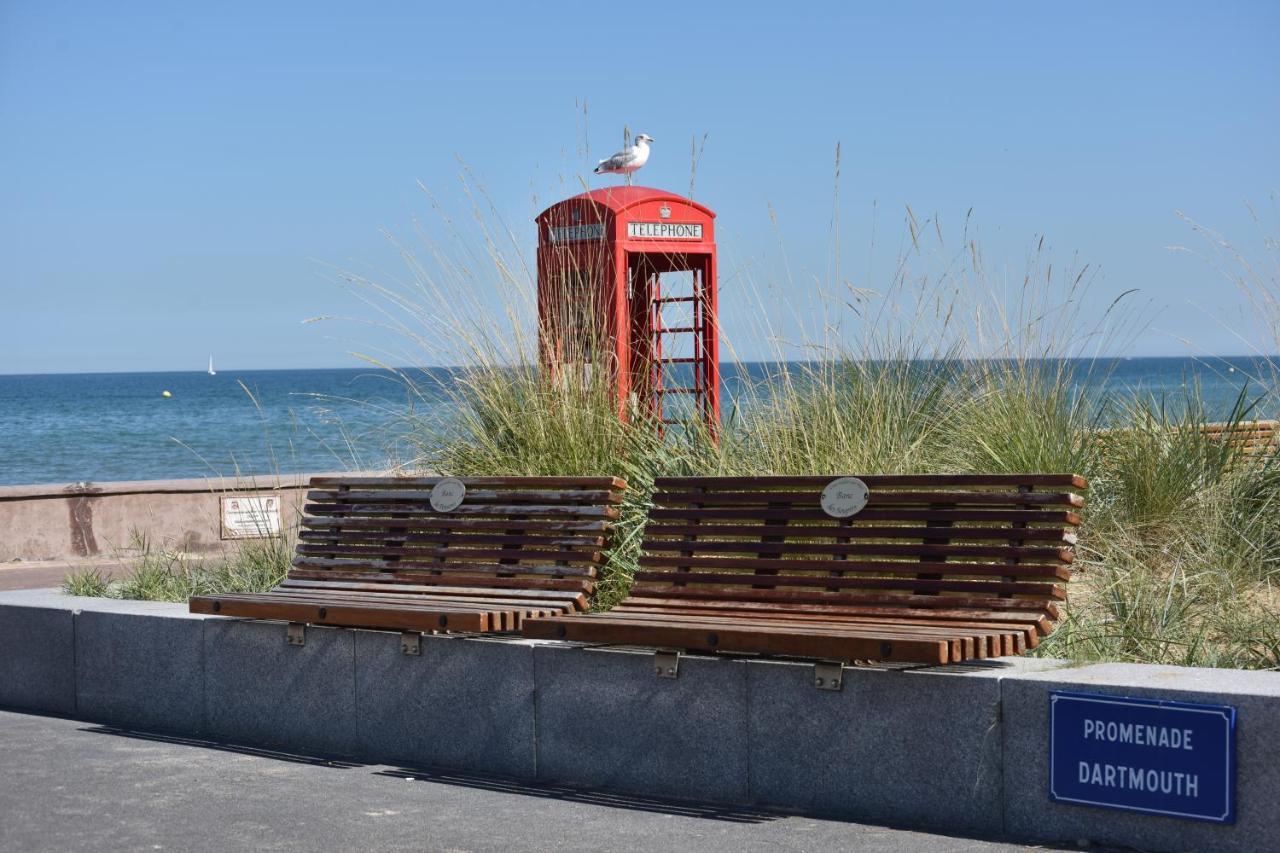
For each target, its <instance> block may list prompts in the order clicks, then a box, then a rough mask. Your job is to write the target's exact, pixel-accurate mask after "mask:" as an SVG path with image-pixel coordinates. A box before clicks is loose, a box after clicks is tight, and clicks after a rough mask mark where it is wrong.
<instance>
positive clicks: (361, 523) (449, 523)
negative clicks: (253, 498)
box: [302, 513, 612, 536]
mask: <svg viewBox="0 0 1280 853" xmlns="http://www.w3.org/2000/svg"><path fill="white" fill-rule="evenodd" d="M302 527H303V528H304V529H310V530H321V531H324V530H383V529H388V528H393V527H394V528H396V529H398V530H449V531H454V532H462V533H470V532H472V531H477V530H479V531H488V530H502V531H506V530H510V529H511V528H517V529H518V530H520V531H522V533H523V535H528V536H541V535H542V534H544V533H545V534H547V535H553V534H556V533H564V532H585V533H592V532H599V533H605V532H607V531H608V530H610V529H611V527H612V526H611V525H610V523H609V522H608V521H559V520H555V519H542V518H518V519H482V518H455V517H449V516H442V515H433V516H430V517H414V516H413V515H412V514H411V513H401V514H400V515H398V516H396V517H394V518H369V517H359V516H324V517H320V518H303V519H302Z"/></svg>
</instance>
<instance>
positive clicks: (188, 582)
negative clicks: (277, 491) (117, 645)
mask: <svg viewBox="0 0 1280 853" xmlns="http://www.w3.org/2000/svg"><path fill="white" fill-rule="evenodd" d="M131 551H132V552H133V554H135V555H136V556H130V557H128V558H125V557H121V562H122V563H123V564H124V565H126V566H128V567H129V571H127V572H126V573H124V575H123V576H121V577H118V578H108V577H107V576H106V575H104V574H103V573H102V572H100V571H98V570H93V569H90V570H86V571H81V572H74V573H72V574H70V575H68V576H67V577H66V579H65V580H64V581H63V585H62V589H63V592H65V593H67V594H68V595H88V596H97V597H105V598H120V599H128V600H134V601H174V602H182V603H186V601H187V599H189V598H190V597H191V596H193V595H214V594H217V593H224V592H266V591H267V590H269V589H271V588H272V587H274V586H276V585H277V584H279V583H280V581H282V580H284V576H285V574H286V573H287V572H288V571H289V565H290V561H291V560H292V558H293V544H292V542H291V539H290V537H287V536H276V537H270V538H264V539H260V540H253V541H250V542H245V543H242V544H241V545H240V546H239V547H238V548H236V549H235V550H234V551H232V552H230V553H228V554H219V555H216V556H208V555H193V554H188V553H186V552H183V551H179V550H174V549H170V548H165V547H156V546H154V545H152V543H150V542H147V541H146V540H138V541H137V542H135V545H134V548H132V549H131Z"/></svg>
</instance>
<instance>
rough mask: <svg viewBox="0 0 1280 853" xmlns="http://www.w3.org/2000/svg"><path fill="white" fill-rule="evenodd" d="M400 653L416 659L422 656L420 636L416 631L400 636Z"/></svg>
mask: <svg viewBox="0 0 1280 853" xmlns="http://www.w3.org/2000/svg"><path fill="white" fill-rule="evenodd" d="M400 651H401V652H403V653H404V654H406V655H413V656H415V657H417V656H418V655H421V654H422V634H420V633H419V632H417V631H405V632H404V633H402V634H401V635H400Z"/></svg>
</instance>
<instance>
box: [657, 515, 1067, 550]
mask: <svg viewBox="0 0 1280 853" xmlns="http://www.w3.org/2000/svg"><path fill="white" fill-rule="evenodd" d="M849 521H850V523H849V524H848V525H844V526H842V525H840V524H838V523H835V522H834V520H833V519H827V522H828V523H823V524H788V525H782V524H778V525H771V524H706V523H703V524H697V525H694V524H689V525H680V524H652V523H651V524H646V525H645V528H644V535H645V536H647V537H654V538H658V537H668V536H671V537H675V536H684V537H687V536H693V535H697V536H698V537H700V538H701V537H703V536H707V537H711V539H712V540H715V539H718V538H721V537H749V536H779V535H781V536H791V535H794V536H796V537H803V538H805V539H837V538H838V539H926V538H929V537H931V536H934V535H936V533H937V528H932V527H919V526H903V525H899V526H895V525H864V524H862V523H861V521H860V520H859V519H858V518H857V517H854V518H852V519H849ZM947 532H948V534H950V537H951V539H952V540H953V541H957V540H997V541H998V540H1002V539H1024V540H1026V541H1028V542H1033V541H1034V542H1062V543H1065V544H1067V545H1074V544H1075V543H1076V536H1075V534H1074V533H1071V532H1069V531H1067V530H1066V529H1065V528H1062V527H1028V528H1025V529H1024V530H1019V531H1018V533H1017V535H1015V534H1014V533H1013V531H1011V530H1009V529H1008V528H1007V527H949V528H947Z"/></svg>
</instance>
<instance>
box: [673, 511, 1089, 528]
mask: <svg viewBox="0 0 1280 853" xmlns="http://www.w3.org/2000/svg"><path fill="white" fill-rule="evenodd" d="M649 518H652V519H681V520H684V519H697V520H700V521H705V520H710V519H725V520H731V521H737V520H745V519H751V520H764V521H823V522H830V521H831V518H830V517H829V516H828V515H827V514H826V513H824V512H823V511H822V510H821V509H807V508H806V509H767V510H759V509H754V508H751V507H744V508H736V507H735V508H719V507H714V508H709V509H701V508H693V509H689V508H685V507H654V508H653V509H652V510H650V511H649ZM858 518H859V519H860V520H863V521H982V522H989V523H992V524H1010V523H1015V522H1016V523H1023V524H1030V523H1036V522H1041V523H1046V524H1057V525H1070V526H1072V527H1077V526H1079V524H1080V516H1079V515H1078V514H1077V513H1074V512H1064V511H1055V510H1007V509H963V510H956V509H950V510H944V509H911V508H903V509H864V510H863V511H862V512H860V513H858Z"/></svg>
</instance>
